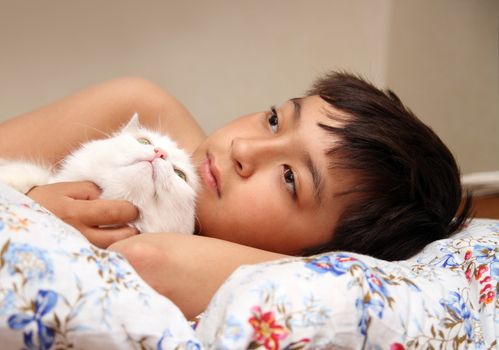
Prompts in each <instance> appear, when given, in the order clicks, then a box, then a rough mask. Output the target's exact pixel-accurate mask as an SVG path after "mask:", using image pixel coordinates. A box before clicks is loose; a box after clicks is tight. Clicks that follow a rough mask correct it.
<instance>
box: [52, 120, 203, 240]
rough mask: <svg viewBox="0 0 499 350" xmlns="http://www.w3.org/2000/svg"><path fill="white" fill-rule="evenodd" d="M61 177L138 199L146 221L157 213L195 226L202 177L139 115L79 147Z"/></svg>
mask: <svg viewBox="0 0 499 350" xmlns="http://www.w3.org/2000/svg"><path fill="white" fill-rule="evenodd" d="M58 178H59V179H58V180H59V181H60V180H89V181H92V182H94V183H96V184H97V185H98V186H99V187H100V188H101V189H102V198H110V199H126V200H129V201H130V202H132V203H134V204H135V205H136V206H137V207H138V208H139V210H140V212H141V220H142V221H144V220H145V221H148V222H150V221H154V218H153V217H152V216H157V220H158V221H161V220H163V221H165V222H168V221H167V220H170V221H171V220H174V221H176V222H179V225H181V222H182V221H186V220H187V221H192V223H191V226H192V225H193V221H194V219H193V218H194V207H195V195H196V190H197V188H198V179H197V175H196V171H195V168H194V166H193V165H192V163H191V160H190V157H189V155H188V154H187V153H186V152H185V151H184V150H182V149H180V148H178V147H177V145H176V143H175V142H174V141H173V140H171V139H170V138H169V137H168V136H165V135H163V134H159V133H157V132H154V131H151V130H149V129H147V128H145V127H143V126H142V125H141V124H140V122H139V118H138V115H137V114H135V115H134V116H133V117H132V118H131V120H130V121H129V122H128V124H127V125H125V126H124V127H123V128H122V129H121V130H120V131H118V132H117V133H115V134H113V135H112V136H111V137H109V138H106V139H101V140H95V141H91V142H89V143H86V144H84V145H83V146H82V147H81V148H80V149H78V150H77V151H75V152H74V153H73V154H72V155H71V156H69V157H68V158H67V159H66V160H65V161H64V163H63V166H62V169H61V172H60V173H59V175H58ZM184 213H187V214H184ZM147 216H150V217H149V218H147ZM171 216H175V217H174V218H173V219H171ZM189 227H190V226H189ZM139 229H141V230H144V231H149V230H152V229H154V230H159V229H161V230H165V228H157V227H153V228H149V227H139ZM166 229H169V230H178V229H177V228H176V227H174V228H173V229H172V228H166ZM191 232H192V229H191Z"/></svg>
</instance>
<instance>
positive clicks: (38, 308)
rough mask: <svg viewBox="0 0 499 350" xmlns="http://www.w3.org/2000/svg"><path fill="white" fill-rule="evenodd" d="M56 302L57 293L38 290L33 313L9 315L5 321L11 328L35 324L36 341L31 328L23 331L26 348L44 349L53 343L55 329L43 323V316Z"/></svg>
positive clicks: (21, 327) (22, 327) (23, 327)
mask: <svg viewBox="0 0 499 350" xmlns="http://www.w3.org/2000/svg"><path fill="white" fill-rule="evenodd" d="M56 304H57V293H55V292H53V291H50V290H40V291H39V292H38V294H37V296H36V300H35V302H34V305H35V310H34V313H29V314H28V313H19V314H14V315H12V316H10V317H9V319H8V320H7V323H8V325H9V327H10V328H11V329H25V328H28V326H29V325H30V324H32V323H34V324H35V325H36V334H37V341H35V339H34V337H33V331H32V330H25V331H24V332H23V340H24V345H25V346H26V347H27V348H28V349H39V350H46V349H50V348H51V346H52V344H53V343H54V335H55V330H54V329H53V328H51V327H49V326H46V325H45V324H44V323H43V317H44V316H45V315H47V314H48V313H50V311H52V310H53V309H54V307H55V306H56Z"/></svg>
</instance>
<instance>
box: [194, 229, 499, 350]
mask: <svg viewBox="0 0 499 350" xmlns="http://www.w3.org/2000/svg"><path fill="white" fill-rule="evenodd" d="M498 245H499V222H498V221H492V220H475V221H473V222H472V223H471V224H470V225H469V226H468V227H467V228H466V229H465V230H463V231H462V232H460V233H459V234H457V235H455V236H453V237H452V238H449V239H445V240H440V241H437V242H434V243H432V244H430V245H428V246H427V247H426V248H425V249H424V251H423V252H421V253H419V254H418V255H416V256H415V257H413V258H412V259H409V260H405V261H400V262H386V261H381V260H377V259H374V258H371V257H368V256H363V255H359V254H352V253H346V252H334V253H327V254H322V255H318V256H314V257H310V258H293V259H287V260H280V261H275V262H271V263H266V264H261V265H256V266H244V267H241V268H239V270H237V271H236V272H235V273H234V274H233V275H232V276H231V278H230V279H229V280H228V281H227V282H226V283H225V285H224V286H222V288H221V289H220V290H219V291H218V293H217V294H216V296H215V297H214V299H213V300H212V302H211V304H210V307H209V308H208V310H207V312H206V314H205V315H204V317H203V318H202V320H201V321H200V323H199V326H198V328H197V334H198V336H199V337H200V338H201V339H203V342H204V343H205V345H206V346H207V347H208V348H216V349H246V348H249V349H261V350H271V349H272V350H274V349H393V350H402V349H496V348H497V347H499V345H498V343H497V342H498V341H497V338H498V335H499V301H498V300H499V299H498V297H497V294H498V279H499V248H498Z"/></svg>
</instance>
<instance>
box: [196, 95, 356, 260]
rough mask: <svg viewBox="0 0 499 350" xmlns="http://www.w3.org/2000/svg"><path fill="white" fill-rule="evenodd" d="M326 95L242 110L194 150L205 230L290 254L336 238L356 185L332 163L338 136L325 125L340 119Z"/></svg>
mask: <svg viewBox="0 0 499 350" xmlns="http://www.w3.org/2000/svg"><path fill="white" fill-rule="evenodd" d="M325 110H328V111H329V112H333V113H337V114H341V112H339V111H335V110H334V109H333V108H332V107H331V106H329V105H328V104H327V103H326V102H325V101H324V100H322V99H321V98H320V97H318V96H310V97H305V98H301V99H293V100H290V101H287V102H285V103H284V104H283V105H281V106H279V107H276V108H275V110H274V111H272V110H269V111H267V112H261V113H255V114H250V115H247V116H243V117H240V118H238V119H236V120H234V121H233V122H231V123H229V124H227V125H226V126H224V127H223V128H221V129H219V130H218V131H216V132H215V133H213V134H212V135H211V136H209V137H208V138H207V139H206V140H205V141H204V142H203V143H202V144H201V145H200V146H199V147H198V149H197V150H196V151H195V152H194V161H195V162H196V164H198V170H199V175H200V180H201V181H200V182H201V189H200V192H199V195H198V199H197V218H198V220H199V222H198V225H199V226H198V228H199V233H200V234H202V235H204V236H210V237H215V238H220V239H224V240H228V241H232V242H236V243H240V244H244V245H247V246H252V247H256V248H261V249H265V250H270V251H274V252H279V253H285V254H299V253H300V252H301V251H302V250H303V249H305V248H311V247H315V246H318V245H321V244H324V243H326V242H328V241H329V240H330V239H331V235H332V232H333V228H334V226H335V224H336V222H337V220H338V217H339V215H340V214H341V212H342V211H343V209H344V208H345V206H346V205H347V204H348V200H349V198H348V196H340V197H337V198H333V197H334V196H333V195H334V193H337V192H341V191H344V190H345V189H348V188H350V186H351V185H352V178H351V177H350V176H348V175H349V174H348V173H345V171H341V170H329V169H328V159H327V156H326V155H325V151H326V150H327V149H329V148H331V147H332V146H333V144H334V142H335V141H336V140H335V139H334V138H333V137H332V136H331V135H328V133H327V132H326V131H325V130H323V129H322V128H320V127H319V126H317V123H319V122H320V123H323V124H327V125H331V126H334V125H335V124H334V123H336V122H334V121H332V120H331V119H329V118H328V117H327V116H326V115H325Z"/></svg>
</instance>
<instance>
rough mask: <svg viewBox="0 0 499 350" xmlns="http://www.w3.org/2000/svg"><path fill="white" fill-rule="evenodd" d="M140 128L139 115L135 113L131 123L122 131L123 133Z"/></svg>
mask: <svg viewBox="0 0 499 350" xmlns="http://www.w3.org/2000/svg"><path fill="white" fill-rule="evenodd" d="M139 128H140V120H139V113H137V112H135V113H134V114H133V115H132V118H130V121H129V122H128V123H127V124H126V125H125V126H124V127H123V128H122V129H121V131H132V130H137V129H139Z"/></svg>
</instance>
